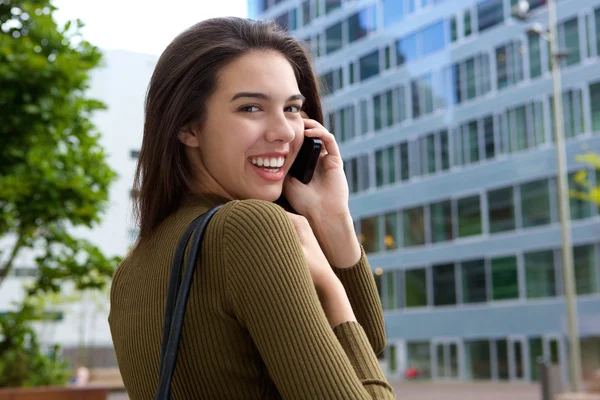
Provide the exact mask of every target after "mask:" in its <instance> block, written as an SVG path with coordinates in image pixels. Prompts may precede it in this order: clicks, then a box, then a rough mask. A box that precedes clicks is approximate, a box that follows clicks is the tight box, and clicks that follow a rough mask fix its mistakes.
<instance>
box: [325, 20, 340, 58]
mask: <svg viewBox="0 0 600 400" xmlns="http://www.w3.org/2000/svg"><path fill="white" fill-rule="evenodd" d="M342 45H343V42H342V23H341V22H339V23H337V24H335V25H332V26H330V27H329V28H327V29H326V30H325V54H329V53H333V52H334V51H337V50H339V49H341V48H342Z"/></svg>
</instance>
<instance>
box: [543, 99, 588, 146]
mask: <svg viewBox="0 0 600 400" xmlns="http://www.w3.org/2000/svg"><path fill="white" fill-rule="evenodd" d="M582 96H583V95H582V92H581V90H579V89H571V90H567V91H565V92H563V116H564V117H563V118H564V131H565V132H564V134H565V138H570V137H575V136H577V135H580V134H582V133H583V132H584V118H583V97H582ZM550 126H551V127H552V133H553V135H554V136H553V140H556V131H555V129H554V96H550Z"/></svg>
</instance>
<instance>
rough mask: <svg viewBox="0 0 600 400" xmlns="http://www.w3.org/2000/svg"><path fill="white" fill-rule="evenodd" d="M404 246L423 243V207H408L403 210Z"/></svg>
mask: <svg viewBox="0 0 600 400" xmlns="http://www.w3.org/2000/svg"><path fill="white" fill-rule="evenodd" d="M403 223H404V224H403V225H404V247H412V246H420V245H423V244H425V215H424V213H423V207H415V208H410V209H408V210H404V212H403Z"/></svg>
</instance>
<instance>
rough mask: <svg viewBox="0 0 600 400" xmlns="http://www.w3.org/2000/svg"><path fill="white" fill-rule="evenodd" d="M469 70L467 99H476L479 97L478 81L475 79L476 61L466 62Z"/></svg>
mask: <svg viewBox="0 0 600 400" xmlns="http://www.w3.org/2000/svg"><path fill="white" fill-rule="evenodd" d="M466 68H467V99H469V100H470V99H474V98H475V97H476V96H477V90H476V87H477V81H476V77H475V59H474V58H470V59H468V60H467V62H466Z"/></svg>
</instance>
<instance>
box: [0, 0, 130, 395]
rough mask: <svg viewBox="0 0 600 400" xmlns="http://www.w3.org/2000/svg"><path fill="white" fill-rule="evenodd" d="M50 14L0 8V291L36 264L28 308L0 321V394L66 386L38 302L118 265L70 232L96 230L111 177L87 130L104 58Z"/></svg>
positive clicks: (26, 0)
mask: <svg viewBox="0 0 600 400" xmlns="http://www.w3.org/2000/svg"><path fill="white" fill-rule="evenodd" d="M55 10H56V8H55V7H54V6H53V5H52V0H21V1H17V0H0V121H2V123H0V246H1V247H0V288H1V285H2V282H3V281H4V279H5V278H6V276H7V275H8V274H9V272H10V271H11V269H13V268H14V262H15V260H16V259H17V256H18V255H19V254H20V253H21V252H23V251H25V250H29V251H32V252H34V254H35V255H37V257H36V258H35V263H36V266H37V277H36V280H35V282H34V283H33V285H31V286H30V287H29V288H28V289H27V296H26V297H25V300H24V301H23V302H22V303H21V304H18V305H17V307H16V310H15V311H12V312H9V313H6V314H3V315H0V360H1V361H0V376H3V377H5V378H7V377H8V378H7V379H3V380H0V386H3V385H11V386H22V385H36V384H40V383H48V382H50V383H58V382H59V381H61V380H64V379H65V377H64V364H61V362H60V361H58V360H57V359H56V357H53V356H52V354H45V353H43V349H41V348H40V345H39V343H38V341H37V337H36V335H35V332H34V330H33V329H32V328H31V326H32V322H33V321H35V320H39V319H43V318H45V317H46V316H45V315H42V314H41V313H40V307H39V302H40V301H41V299H43V298H44V296H47V295H49V294H53V293H54V294H55V293H60V290H61V287H62V286H63V285H64V284H65V283H66V282H71V283H73V284H74V285H75V287H76V288H78V289H81V290H86V289H101V288H102V287H104V286H105V285H106V283H107V282H108V280H109V279H110V277H111V276H112V273H113V271H114V268H115V266H116V263H117V262H118V261H119V259H118V258H116V257H112V258H109V257H106V256H105V255H104V254H102V252H101V251H100V250H99V249H98V248H97V247H95V246H94V245H93V244H91V243H89V242H88V241H85V240H81V239H77V238H75V237H73V236H72V235H71V233H70V232H71V231H72V229H71V228H73V227H78V226H79V227H81V226H82V227H88V228H92V227H94V226H95V225H96V224H97V223H99V222H100V218H101V215H102V213H103V211H104V210H105V207H106V204H107V200H108V189H109V185H110V184H111V182H112V181H113V180H114V178H115V177H116V174H115V172H114V171H113V170H112V169H111V168H110V167H109V166H108V165H107V163H106V160H105V158H106V157H105V154H104V151H103V149H102V147H101V146H100V144H99V133H98V132H97V130H96V128H95V127H94V125H93V123H92V121H91V117H92V114H93V113H94V112H95V111H98V110H103V109H105V106H104V105H103V104H102V103H101V102H99V101H96V100H93V99H89V98H87V97H86V89H87V88H88V86H89V74H90V71H91V70H92V69H93V68H95V67H97V66H99V65H100V62H101V53H100V51H99V50H98V48H96V47H95V46H93V45H91V44H90V43H88V42H87V41H85V40H84V39H83V38H82V36H81V28H82V27H83V24H82V23H81V22H80V21H76V22H74V23H72V22H68V23H67V24H65V25H64V26H58V25H57V23H56V22H55V20H54V18H53V13H54V12H55ZM7 363H9V364H7ZM7 365H9V366H11V365H12V366H11V367H10V368H5V367H6V366H7ZM61 365H62V367H63V370H62V371H63V375H61V373H60V371H61ZM36 371H37V372H36ZM40 371H42V372H40ZM43 371H45V372H43ZM57 371H58V372H57ZM9 372H10V374H9ZM36 374H37V375H36ZM28 375H29V376H28Z"/></svg>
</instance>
